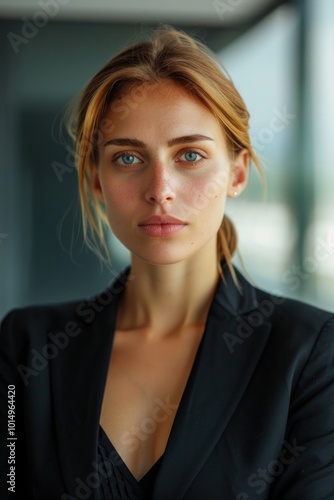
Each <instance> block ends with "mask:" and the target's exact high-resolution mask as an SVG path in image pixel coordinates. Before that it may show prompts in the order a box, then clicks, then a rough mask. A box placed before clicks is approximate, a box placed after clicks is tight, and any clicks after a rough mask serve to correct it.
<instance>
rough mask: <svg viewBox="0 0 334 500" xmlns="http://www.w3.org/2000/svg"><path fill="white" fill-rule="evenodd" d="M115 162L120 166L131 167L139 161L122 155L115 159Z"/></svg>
mask: <svg viewBox="0 0 334 500" xmlns="http://www.w3.org/2000/svg"><path fill="white" fill-rule="evenodd" d="M115 162H116V163H118V164H120V165H133V164H134V163H140V160H139V158H137V157H136V156H134V155H131V154H129V153H123V154H121V155H119V156H118V157H117V158H116V160H115Z"/></svg>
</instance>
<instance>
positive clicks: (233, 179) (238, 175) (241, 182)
mask: <svg viewBox="0 0 334 500" xmlns="http://www.w3.org/2000/svg"><path fill="white" fill-rule="evenodd" d="M248 167H249V153H248V151H247V149H242V150H241V151H239V153H238V155H237V157H236V158H235V159H234V161H233V163H232V166H231V172H230V181H229V186H228V191H227V196H228V197H229V198H235V197H236V196H238V195H239V194H240V193H241V192H242V191H243V190H244V189H245V187H246V184H247V181H248Z"/></svg>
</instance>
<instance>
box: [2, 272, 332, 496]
mask: <svg viewBox="0 0 334 500" xmlns="http://www.w3.org/2000/svg"><path fill="white" fill-rule="evenodd" d="M238 278H239V280H240V283H241V287H242V293H240V292H239V291H238V290H237V288H236V287H235V285H234V283H233V281H232V279H231V275H230V273H229V272H228V271H227V270H226V281H225V283H224V282H223V281H220V283H219V285H218V288H217V291H216V294H215V297H214V299H213V302H212V305H211V308H210V311H209V315H208V319H207V324H206V329H205V333H204V336H203V339H202V341H201V344H200V347H199V350H198V353H197V356H196V359H195V363H194V365H193V368H192V371H191V374H190V378H189V380H188V384H187V386H186V389H185V392H184V394H183V397H182V400H181V403H180V406H179V409H178V411H177V414H176V417H175V421H174V425H173V428H172V431H171V434H170V438H169V441H168V444H167V448H166V452H165V455H164V459H163V461H162V463H161V467H160V469H159V472H158V476H157V481H156V485H155V489H154V494H153V499H154V500H179V499H180V500H181V499H183V500H249V499H252V500H263V499H270V500H325V499H326V500H334V316H333V315H332V314H330V313H327V312H324V311H321V310H319V309H316V308H313V307H311V306H308V305H305V304H303V303H300V302H297V301H292V300H288V299H284V298H279V297H275V296H271V295H270V294H268V293H266V292H264V291H261V290H258V289H256V288H254V287H253V286H251V285H250V284H249V283H248V282H247V281H246V280H245V279H244V278H243V277H242V276H241V275H240V274H239V273H238ZM126 279H127V278H126V273H125V274H122V275H121V276H120V277H119V280H118V281H115V283H114V284H113V285H112V286H111V287H110V288H109V289H107V290H106V291H105V292H103V293H101V294H100V295H99V296H97V297H95V298H94V299H93V300H90V301H83V302H79V303H78V302H73V303H66V304H61V305H55V306H40V307H29V308H24V309H21V310H16V311H13V312H11V313H10V314H9V315H7V317H6V318H5V320H4V321H3V325H2V330H1V338H0V342H1V343H0V346H1V358H0V368H1V421H0V425H1V436H2V439H3V441H2V443H1V471H2V475H1V481H2V483H1V495H0V496H1V498H2V499H14V498H15V499H17V498H20V499H21V498H22V499H24V500H30V499H35V500H59V499H61V500H74V499H76V500H79V499H86V498H92V499H93V498H94V499H98V498H99V496H98V488H97V484H98V483H97V480H96V478H97V472H96V461H95V460H96V451H97V436H98V424H99V418H100V411H101V404H102V396H103V391H104V384H105V380H106V374H107V368H108V363H109V358H110V353H111V349H112V340H113V332H114V328H115V319H116V311H117V301H118V299H119V297H120V295H121V292H122V290H123V289H124V286H125V283H126ZM12 385H14V386H15V412H16V415H15V437H17V439H16V440H14V439H7V438H8V432H7V428H8V425H7V422H8V418H7V399H8V398H7V389H8V386H12ZM9 422H11V424H10V426H11V427H10V428H11V429H12V428H13V424H12V422H13V421H12V420H9ZM8 443H9V446H7V445H8ZM13 451H14V452H15V477H16V493H15V494H13V493H11V492H9V491H8V489H7V488H8V487H9V486H10V483H6V481H7V480H9V479H10V478H9V476H7V477H6V476H5V474H4V471H5V473H6V474H8V470H7V469H8V467H9V465H8V464H7V461H8V457H9V458H13V456H12V455H11V453H12V452H13ZM94 464H95V465H94Z"/></svg>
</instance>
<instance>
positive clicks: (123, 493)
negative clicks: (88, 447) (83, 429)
mask: <svg viewBox="0 0 334 500" xmlns="http://www.w3.org/2000/svg"><path fill="white" fill-rule="evenodd" d="M97 455H98V473H99V480H100V481H99V484H100V486H99V488H100V499H101V500H149V499H150V498H151V496H152V490H153V486H154V483H155V479H156V475H157V473H158V470H159V467H160V464H161V460H162V458H163V455H162V456H161V457H160V458H159V460H158V461H157V462H156V463H155V464H154V465H153V466H152V467H151V469H150V470H149V471H148V472H147V473H146V474H145V475H144V476H143V477H142V478H141V479H140V480H139V481H137V479H136V478H135V477H134V476H133V474H132V473H131V472H130V470H129V469H128V467H127V466H126V465H125V463H124V462H123V460H122V459H121V457H120V456H119V454H118V453H117V451H116V449H115V448H114V446H113V444H112V443H111V442H110V440H109V438H108V436H107V435H106V433H105V432H104V430H103V428H102V427H101V426H99V437H98V454H97Z"/></svg>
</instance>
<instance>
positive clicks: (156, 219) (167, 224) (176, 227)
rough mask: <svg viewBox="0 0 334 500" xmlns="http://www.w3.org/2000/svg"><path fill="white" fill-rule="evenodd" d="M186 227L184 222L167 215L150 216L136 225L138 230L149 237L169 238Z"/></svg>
mask: <svg viewBox="0 0 334 500" xmlns="http://www.w3.org/2000/svg"><path fill="white" fill-rule="evenodd" d="M186 225H187V223H186V222H184V221H182V220H180V219H177V218H176V217H172V216H171V215H167V214H165V215H151V216H150V217H147V218H146V219H144V220H143V221H141V222H140V223H139V224H138V226H139V227H140V229H141V230H142V231H143V232H144V233H145V234H147V235H149V236H169V235H172V234H175V233H178V232H179V231H181V230H182V229H183V228H184V227H185V226H186Z"/></svg>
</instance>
